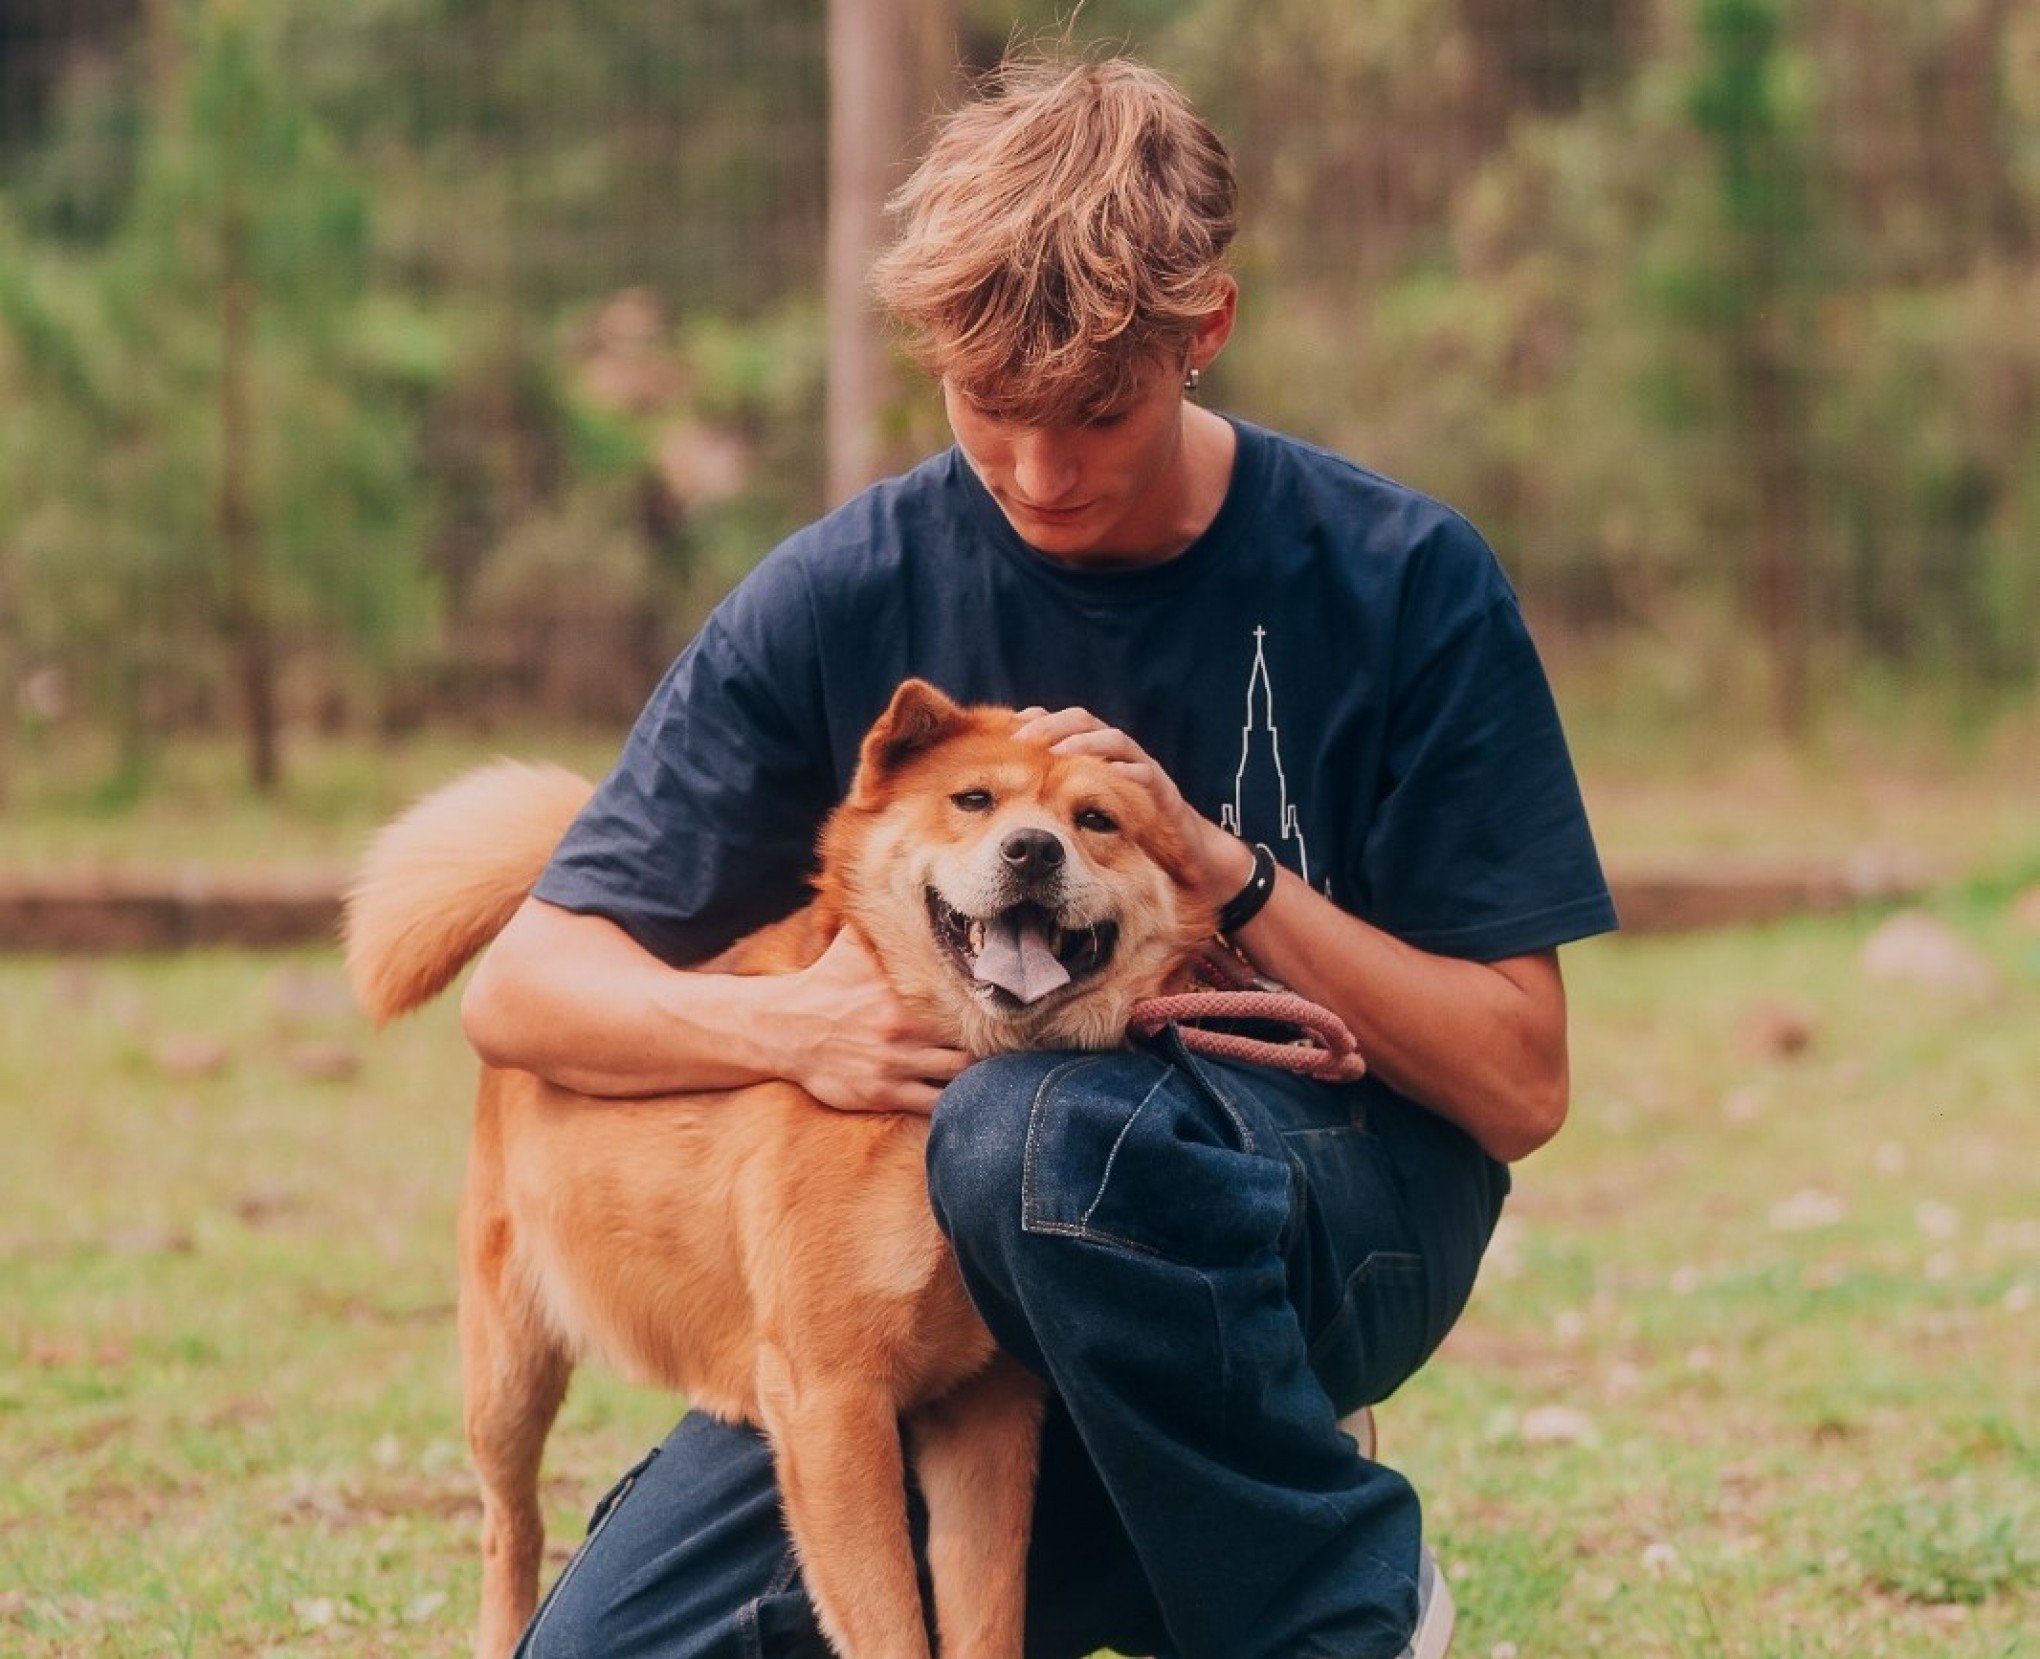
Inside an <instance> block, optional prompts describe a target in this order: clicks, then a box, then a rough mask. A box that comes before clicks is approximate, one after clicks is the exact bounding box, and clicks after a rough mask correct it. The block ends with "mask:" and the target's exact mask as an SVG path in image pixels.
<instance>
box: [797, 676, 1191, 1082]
mask: <svg viewBox="0 0 2040 1659" xmlns="http://www.w3.org/2000/svg"><path fill="white" fill-rule="evenodd" d="M1017 725H1018V717H1017V716H1016V715H1015V714H1014V712H1013V711H1012V710H1011V709H1004V708H964V707H961V706H959V705H958V704H956V703H954V702H952V701H950V699H949V698H947V697H945V696H944V695H943V694H942V693H941V692H939V691H937V690H936V689H935V688H934V687H933V686H931V685H929V684H927V683H926V682H925V681H921V680H909V681H907V682H906V683H905V684H904V685H902V686H901V687H900V688H899V690H898V691H897V692H895V693H894V695H893V700H892V704H891V706H890V707H889V708H887V710H886V711H885V713H884V714H883V715H882V716H880V718H879V721H878V723H877V724H876V725H875V726H873V727H872V729H871V732H870V734H869V735H868V736H867V737H866V738H865V740H864V747H863V750H862V752H861V754H860V756H859V760H858V767H857V776H856V778H855V780H854V781H853V783H852V785H851V788H850V793H849V796H848V798H847V799H846V800H845V801H844V803H843V805H842V806H841V807H839V808H838V809H837V811H836V814H835V816H834V817H832V818H831V819H830V821H829V824H828V827H827V828H826V829H825V830H824V832H823V835H822V843H821V855H822V872H821V875H820V877H819V878H818V886H819V889H820V892H821V895H822V898H823V900H824V902H825V903H827V904H829V905H830V906H831V907H832V908H834V909H835V910H836V911H837V913H838V914H840V915H841V916H843V917H844V919H845V920H847V921H849V922H850V923H852V924H853V925H855V926H856V927H857V928H858V930H859V931H860V932H862V933H863V934H864V936H865V937H866V938H867V939H868V940H869V941H870V942H871V946H872V949H873V950H874V951H875V952H876V953H877V955H878V957H879V960H880V961H881V962H882V963H883V964H884V966H885V969H886V972H887V975H888V976H889V977H890V979H891V981H892V983H893V986H894V988H895V989H896V990H897V991H898V992H899V994H900V995H901V997H902V998H903V999H904V1000H906V1001H907V1002H908V1003H909V1004H910V1005H912V1006H914V1007H916V1008H918V1009H920V1010H922V1011H924V1012H927V1013H931V1014H933V1015H934V1016H935V1017H936V1018H937V1019H939V1020H940V1021H941V1022H942V1023H943V1024H944V1025H945V1026H946V1027H947V1028H949V1029H950V1031H951V1032H953V1033H954V1035H955V1038H956V1041H957V1043H958V1046H960V1047H962V1048H964V1049H967V1050H968V1051H970V1052H971V1053H974V1054H994V1053H999V1052H1001V1051H1004V1050H1008V1049H1016V1048H1107V1047H1111V1046H1113V1045H1114V1044H1116V1043H1118V1042H1120V1041H1121V1040H1122V1038H1123V1037H1124V1035H1125V1031H1126V1021H1127V1015H1128V1013H1129V1011H1130V1010H1131V1009H1132V1007H1133V1005H1134V1004H1135V1003H1136V1002H1138V1001H1139V1000H1141V999H1142V998H1143V997H1148V996H1153V995H1155V994H1156V993H1157V992H1158V991H1160V990H1161V989H1162V988H1163V986H1164V985H1165V984H1166V983H1167V982H1168V981H1169V980H1170V978H1171V977H1172V975H1174V974H1175V973H1176V972H1177V971H1178V970H1179V969H1180V968H1181V967H1182V966H1183V964H1184V962H1185V960H1186V958H1187V957H1188V956H1189V955H1190V953H1191V952H1192V951H1193V950H1194V949H1195V947H1196V945H1197V943H1198V941H1199V940H1201V939H1203V938H1204V937H1206V936H1207V935H1208V934H1209V933H1210V931H1211V927H1212V916H1211V912H1210V910H1209V908H1208V907H1207V906H1204V905H1202V904H1200V903H1198V902H1197V901H1196V900H1195V899H1193V897H1192V896H1191V894H1190V891H1189V889H1188V887H1187V885H1186V881H1185V871H1186V864H1185V850H1184V848H1183V847H1182V846H1181V845H1180V844H1179V843H1178V841H1177V840H1176V838H1175V837H1174V836H1173V835H1172V834H1171V833H1170V831H1169V830H1168V829H1167V827H1166V826H1165V825H1164V824H1163V823H1162V821H1161V819H1160V817H1159V815H1158V814H1157V812H1156V810H1155V807H1154V804H1153V801H1152V799H1151V798H1150V797H1149V795H1148V794H1147V792H1146V791H1145V790H1143V789H1142V788H1140V787H1139V786H1138V785H1137V784H1133V783H1129V782H1128V781H1126V780H1125V779H1124V778H1122V777H1120V776H1119V775H1118V774H1116V773H1115V772H1113V770H1112V769H1111V768H1110V767H1109V766H1108V765H1107V764H1106V763H1105V762H1104V761H1102V760H1098V759H1095V758H1092V757H1089V756H1079V755H1058V754H1054V753H1051V752H1050V750H1049V749H1048V748H1047V747H1045V746H1044V745H1040V744H1034V743H1022V742H1020V741H1018V740H1017V739H1016V738H1015V737H1014V736H1013V732H1014V730H1015V728H1016V726H1017Z"/></svg>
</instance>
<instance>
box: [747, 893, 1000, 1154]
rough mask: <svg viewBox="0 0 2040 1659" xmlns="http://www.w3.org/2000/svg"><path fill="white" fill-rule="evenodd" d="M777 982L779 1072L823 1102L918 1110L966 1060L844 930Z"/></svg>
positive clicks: (861, 1108)
mask: <svg viewBox="0 0 2040 1659" xmlns="http://www.w3.org/2000/svg"><path fill="white" fill-rule="evenodd" d="M783 983H784V985H785V989H786V997H787V1001H786V1004H785V1006H784V1008H783V1009H782V1010H780V1013H781V1015H782V1016H783V1018H782V1019H780V1020H778V1021H776V1022H775V1023H776V1024H777V1025H778V1027H779V1029H780V1030H781V1031H782V1032H783V1034H784V1035H783V1041H784V1042H785V1044H786V1045H787V1046H786V1056H785V1076H786V1077H787V1078H789V1079H790V1080H791V1081H793V1082H795V1083H798V1084H799V1085H800V1086H801V1087H802V1088H804V1089H806V1090H807V1092H808V1093H809V1094H811V1095H813V1096H814V1097H815V1098H816V1099H817V1100H819V1101H821V1102H822V1104H823V1105H825V1106H833V1107H835V1108H836V1109H837V1110H839V1111H845V1112H918V1113H920V1114H921V1115H923V1116H926V1115H927V1114H928V1113H930V1112H932V1111H933V1110H934V1109H935V1102H936V1099H937V1098H938V1097H939V1096H940V1095H941V1093H942V1089H943V1086H944V1085H945V1084H947V1083H948V1082H949V1081H950V1080H951V1079H952V1078H954V1077H956V1076H957V1075H958V1074H959V1073H960V1072H961V1071H962V1070H963V1069H964V1067H966V1066H968V1065H969V1064H970V1062H971V1057H970V1056H969V1055H968V1054H966V1053H965V1052H964V1051H963V1050H962V1049H958V1048H950V1047H947V1046H945V1045H944V1044H943V1043H942V1042H941V1041H940V1040H939V1038H938V1037H937V1035H936V1034H935V1033H934V1032H932V1031H931V1030H930V1029H929V1028H928V1027H927V1026H926V1025H925V1024H924V1023H923V1022H921V1021H920V1020H917V1019H916V1018H915V1016H914V1015H913V1014H912V1013H911V1012H910V1011H909V1010H908V1008H907V1007H906V1005H905V1004H904V1003H902V1002H901V1001H900V999H899V998H898V997H897V996H895V995H894V994H893V991H892V988H891V986H889V985H888V984H887V983H886V979H885V975H884V973H883V971H882V970H881V969H880V968H879V965H878V959H877V958H876V957H874V956H873V955H872V954H871V949H870V947H869V946H868V945H866V944H865V943H864V941H863V939H862V938H860V937H859V936H858V935H857V934H856V933H855V932H853V931H852V930H850V929H849V928H845V929H844V930H843V931H842V932H841V933H839V934H837V935H836V938H835V941H834V942H833V943H832V944H831V945H830V946H829V948H828V949H827V950H826V951H824V952H823V953H822V954H821V956H820V957H819V958H818V959H817V960H816V961H815V963H814V964H813V966H811V967H808V968H804V969H802V970H801V971H800V972H799V973H794V974H787V975H786V976H784V981H783Z"/></svg>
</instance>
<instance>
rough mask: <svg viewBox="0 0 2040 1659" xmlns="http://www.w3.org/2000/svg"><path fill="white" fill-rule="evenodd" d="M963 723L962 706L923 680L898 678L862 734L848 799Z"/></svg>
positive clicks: (966, 719)
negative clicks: (881, 709) (887, 700)
mask: <svg viewBox="0 0 2040 1659" xmlns="http://www.w3.org/2000/svg"><path fill="white" fill-rule="evenodd" d="M967 723H968V717H967V716H966V715H965V713H964V711H963V709H962V708H961V707H960V706H959V705H957V704H956V703H954V702H952V701H951V700H950V699H949V698H948V697H945V696H944V695H943V694H942V693H941V692H940V691H938V690H936V689H935V687H934V686H932V685H930V684H929V683H928V682H927V681H926V680H903V681H901V682H900V688H899V690H897V691H895V692H894V693H893V697H892V701H891V703H889V704H887V705H886V711H885V713H883V714H881V715H880V716H879V717H878V722H877V724H876V725H874V726H873V727H872V728H871V730H870V731H869V732H867V733H866V734H865V737H864V747H863V748H862V749H861V750H859V751H858V755H857V779H856V782H855V783H854V784H852V785H851V790H850V793H851V798H852V799H853V800H854V799H856V798H858V797H859V796H861V795H862V794H863V793H864V792H865V791H866V790H867V789H869V788H870V787H871V785H873V784H874V783H876V782H877V781H878V780H879V779H880V778H882V777H885V776H886V775H887V774H888V773H891V772H895V771H897V770H898V769H899V768H900V767H901V766H902V765H904V764H905V763H906V762H907V761H909V760H911V759H912V758H913V757H914V756H915V755H918V754H920V753H921V752H922V751H924V750H926V749H931V748H933V747H934V746H935V745H936V744H937V743H939V742H941V741H942V739H944V738H945V737H949V736H951V735H952V734H954V733H956V732H960V731H962V730H963V728H964V726H965V725H966V724H967Z"/></svg>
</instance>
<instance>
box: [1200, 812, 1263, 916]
mask: <svg viewBox="0 0 2040 1659" xmlns="http://www.w3.org/2000/svg"><path fill="white" fill-rule="evenodd" d="M1206 828H1207V832H1208V833H1207V834H1206V836H1205V845H1204V851H1203V856H1202V857H1201V858H1200V860H1199V864H1200V866H1201V868H1202V870H1203V877H1202V879H1201V880H1200V881H1199V882H1198V884H1197V896H1198V897H1199V898H1200V899H1203V900H1204V901H1205V903H1207V904H1209V905H1210V906H1211V907H1212V908H1213V909H1214V910H1216V909H1219V908H1220V907H1221V906H1223V905H1225V904H1228V903H1230V902H1231V900H1232V899H1233V898H1234V896H1235V895H1237V894H1238V892H1239V891H1240V889H1241V888H1243V887H1244V886H1246V884H1247V883H1248V882H1249V881H1250V880H1252V879H1253V875H1254V849H1253V848H1252V847H1250V846H1249V845H1248V844H1247V843H1246V842H1244V841H1242V840H1241V839H1240V838H1239V837H1238V836H1237V835H1234V834H1232V833H1230V832H1229V831H1227V830H1222V829H1220V828H1219V827H1218V826H1217V825H1216V824H1213V823H1211V822H1210V821H1209V820H1208V819H1207V820H1206Z"/></svg>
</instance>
